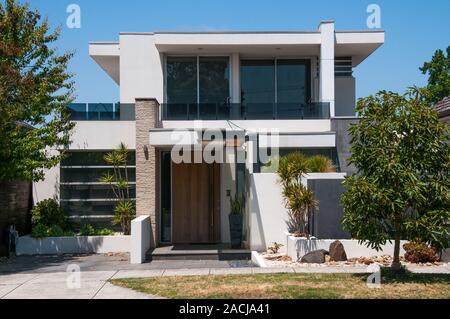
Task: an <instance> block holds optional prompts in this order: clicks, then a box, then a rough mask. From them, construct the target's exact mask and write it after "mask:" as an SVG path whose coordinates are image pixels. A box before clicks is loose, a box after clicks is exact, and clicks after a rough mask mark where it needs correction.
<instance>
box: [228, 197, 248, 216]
mask: <svg viewBox="0 0 450 319" xmlns="http://www.w3.org/2000/svg"><path fill="white" fill-rule="evenodd" d="M244 207H245V197H244V194H241V193H239V194H235V195H234V197H232V196H230V215H242V214H244Z"/></svg>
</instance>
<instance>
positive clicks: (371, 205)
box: [342, 89, 450, 267]
mask: <svg viewBox="0 0 450 319" xmlns="http://www.w3.org/2000/svg"><path fill="white" fill-rule="evenodd" d="M357 112H358V114H359V115H360V121H359V123H357V124H355V125H353V126H352V127H351V128H350V129H349V133H350V136H351V144H352V146H351V156H350V159H349V160H350V162H351V163H352V164H354V165H355V166H356V167H357V168H358V170H359V174H356V175H353V176H350V177H347V178H346V180H345V182H344V183H345V186H346V188H347V192H346V193H344V195H343V196H342V204H343V208H344V215H343V220H342V222H343V224H344V227H345V228H346V229H347V230H348V231H349V232H350V233H351V234H352V236H353V237H354V238H357V239H359V240H361V241H366V244H367V245H368V246H370V247H372V248H375V249H380V248H381V246H382V245H384V244H385V243H386V242H387V241H389V240H391V239H395V249H394V264H395V265H396V267H397V266H398V265H399V250H400V247H399V245H400V239H401V238H404V239H412V240H414V239H417V238H420V239H421V240H422V241H423V242H426V243H428V244H431V245H432V246H433V247H436V248H438V249H442V248H443V247H446V246H448V244H449V238H450V236H449V235H450V234H449V231H448V228H447V227H446V224H447V223H448V221H449V220H450V201H449V178H448V173H449V169H450V152H449V151H450V145H449V143H448V142H449V141H448V135H447V134H448V133H449V130H448V126H446V124H444V123H441V122H440V121H439V119H438V118H437V115H436V113H435V112H434V111H433V110H432V109H431V108H430V107H429V105H428V103H427V102H426V101H425V100H424V99H423V96H422V94H421V91H420V90H418V89H411V90H410V91H408V92H407V94H405V95H404V96H401V95H398V94H396V93H393V92H386V91H381V92H379V93H378V94H376V95H375V96H369V97H367V98H363V99H360V100H359V101H358V104H357ZM394 264H393V265H394Z"/></svg>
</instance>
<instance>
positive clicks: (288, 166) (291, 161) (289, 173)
mask: <svg viewBox="0 0 450 319" xmlns="http://www.w3.org/2000/svg"><path fill="white" fill-rule="evenodd" d="M277 173H278V175H279V176H280V178H281V182H282V183H283V184H284V183H291V182H299V181H300V179H301V177H302V176H303V175H304V174H306V173H309V167H308V160H307V157H306V156H305V155H304V154H302V153H300V152H293V153H289V154H287V155H285V156H282V157H281V158H280V161H279V166H278V171H277Z"/></svg>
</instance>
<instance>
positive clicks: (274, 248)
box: [268, 242, 284, 254]
mask: <svg viewBox="0 0 450 319" xmlns="http://www.w3.org/2000/svg"><path fill="white" fill-rule="evenodd" d="M283 246H284V245H283V244H280V243H277V242H274V243H273V244H272V246H270V247H269V248H268V249H269V251H270V252H271V253H272V254H278V252H279V251H280V248H281V247H283Z"/></svg>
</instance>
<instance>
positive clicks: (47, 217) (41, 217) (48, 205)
mask: <svg viewBox="0 0 450 319" xmlns="http://www.w3.org/2000/svg"><path fill="white" fill-rule="evenodd" d="M31 223H32V225H33V226H37V225H43V226H48V227H51V226H59V227H61V228H66V227H67V220H66V216H65V214H64V212H63V210H62V209H61V207H60V206H59V203H58V202H57V201H56V200H54V199H46V200H43V201H41V202H39V203H37V205H36V206H34V207H33V209H32V210H31Z"/></svg>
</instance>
